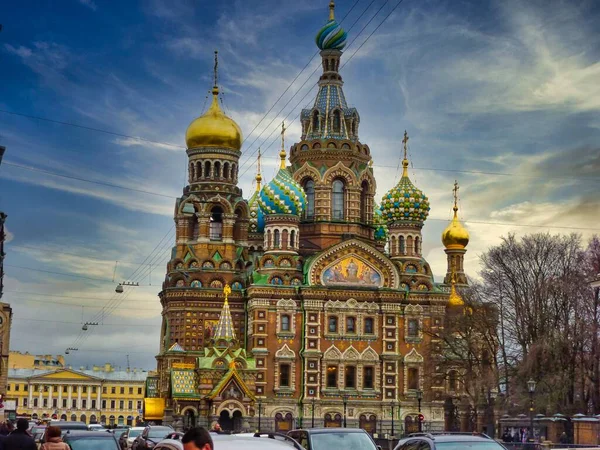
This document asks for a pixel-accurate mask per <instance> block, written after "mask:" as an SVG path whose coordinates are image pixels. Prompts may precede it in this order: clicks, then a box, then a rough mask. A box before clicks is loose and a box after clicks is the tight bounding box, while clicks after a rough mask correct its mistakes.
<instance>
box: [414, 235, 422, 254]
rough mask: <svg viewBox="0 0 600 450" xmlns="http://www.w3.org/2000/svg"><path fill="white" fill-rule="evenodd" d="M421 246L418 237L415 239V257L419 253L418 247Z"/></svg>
mask: <svg viewBox="0 0 600 450" xmlns="http://www.w3.org/2000/svg"><path fill="white" fill-rule="evenodd" d="M420 245H421V241H420V240H419V238H418V237H416V238H415V255H418V254H420V253H421V251H420V248H419V246H420Z"/></svg>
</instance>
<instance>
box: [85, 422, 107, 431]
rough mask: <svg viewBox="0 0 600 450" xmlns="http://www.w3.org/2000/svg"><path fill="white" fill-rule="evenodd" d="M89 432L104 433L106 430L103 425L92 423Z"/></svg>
mask: <svg viewBox="0 0 600 450" xmlns="http://www.w3.org/2000/svg"><path fill="white" fill-rule="evenodd" d="M88 430H90V431H102V430H104V427H103V426H102V425H100V424H99V423H91V424H89V425H88Z"/></svg>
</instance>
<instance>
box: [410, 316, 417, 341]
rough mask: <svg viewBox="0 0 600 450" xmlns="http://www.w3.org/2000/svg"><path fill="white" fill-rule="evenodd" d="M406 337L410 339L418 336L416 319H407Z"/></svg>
mask: <svg viewBox="0 0 600 450" xmlns="http://www.w3.org/2000/svg"><path fill="white" fill-rule="evenodd" d="M408 335H409V336H410V337H418V336H419V321H418V319H408Z"/></svg>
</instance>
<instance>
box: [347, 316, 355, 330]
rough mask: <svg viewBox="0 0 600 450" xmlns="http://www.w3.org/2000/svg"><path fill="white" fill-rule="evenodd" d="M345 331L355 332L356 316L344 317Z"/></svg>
mask: <svg viewBox="0 0 600 450" xmlns="http://www.w3.org/2000/svg"><path fill="white" fill-rule="evenodd" d="M346 333H356V317H346Z"/></svg>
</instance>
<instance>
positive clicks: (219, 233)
mask: <svg viewBox="0 0 600 450" xmlns="http://www.w3.org/2000/svg"><path fill="white" fill-rule="evenodd" d="M222 238H223V210H222V209H221V207H219V206H215V207H213V209H212V211H211V214H210V239H211V240H213V241H220V240H221V239H222Z"/></svg>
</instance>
